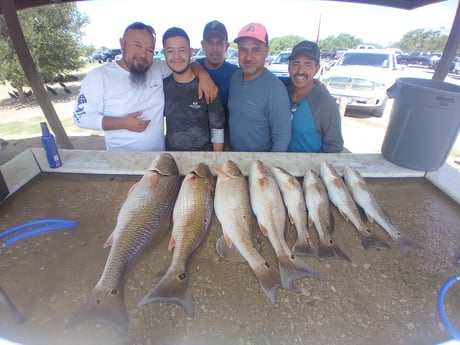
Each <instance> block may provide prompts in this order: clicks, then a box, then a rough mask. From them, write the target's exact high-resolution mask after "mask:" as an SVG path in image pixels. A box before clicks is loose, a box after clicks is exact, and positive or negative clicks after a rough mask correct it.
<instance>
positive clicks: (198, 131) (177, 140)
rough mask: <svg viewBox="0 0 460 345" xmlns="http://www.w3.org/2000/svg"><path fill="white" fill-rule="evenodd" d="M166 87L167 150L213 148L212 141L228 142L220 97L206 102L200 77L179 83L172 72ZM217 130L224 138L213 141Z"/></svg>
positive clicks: (208, 149) (165, 82)
mask: <svg viewBox="0 0 460 345" xmlns="http://www.w3.org/2000/svg"><path fill="white" fill-rule="evenodd" d="M163 87H164V93H165V117H166V150H167V151H212V149H213V147H212V143H211V142H215V143H223V142H224V141H223V131H224V130H223V128H224V124H225V115H224V108H223V106H222V102H221V101H220V98H219V97H217V98H216V99H215V100H214V101H213V102H212V103H210V104H206V100H205V98H204V97H202V98H201V99H198V79H197V78H195V79H194V80H192V81H191V82H189V83H178V82H176V81H175V80H174V77H173V75H170V76H169V77H168V78H166V79H165V80H164V82H163ZM213 131H217V132H219V131H220V132H221V133H220V136H221V138H222V140H219V139H217V141H216V140H212V132H213ZM216 137H219V135H217V136H216Z"/></svg>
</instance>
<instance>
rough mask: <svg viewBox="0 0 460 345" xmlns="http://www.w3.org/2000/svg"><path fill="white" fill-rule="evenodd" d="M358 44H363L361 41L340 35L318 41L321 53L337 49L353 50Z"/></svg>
mask: <svg viewBox="0 0 460 345" xmlns="http://www.w3.org/2000/svg"><path fill="white" fill-rule="evenodd" d="M360 44H364V43H363V40H362V39H360V38H356V37H354V36H352V35H349V34H344V33H342V34H340V35H338V36H328V37H326V38H325V39H323V40H320V41H319V44H318V45H319V47H320V48H321V50H323V51H326V50H328V51H333V50H336V49H338V48H348V49H354V48H356V47H357V46H358V45H360Z"/></svg>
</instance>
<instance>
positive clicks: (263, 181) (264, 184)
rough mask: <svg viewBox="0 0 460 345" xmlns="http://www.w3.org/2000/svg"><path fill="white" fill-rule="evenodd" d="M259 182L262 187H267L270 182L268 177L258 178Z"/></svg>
mask: <svg viewBox="0 0 460 345" xmlns="http://www.w3.org/2000/svg"><path fill="white" fill-rule="evenodd" d="M257 183H258V184H259V186H260V189H262V190H264V189H267V186H268V185H269V184H270V182H269V181H268V178H267V177H260V178H258V179H257Z"/></svg>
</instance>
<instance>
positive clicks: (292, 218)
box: [288, 212, 294, 224]
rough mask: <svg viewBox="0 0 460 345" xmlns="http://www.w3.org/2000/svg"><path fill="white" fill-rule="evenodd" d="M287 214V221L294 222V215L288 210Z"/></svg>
mask: <svg viewBox="0 0 460 345" xmlns="http://www.w3.org/2000/svg"><path fill="white" fill-rule="evenodd" d="M288 216H289V223H291V224H294V217H292V214H291V212H288Z"/></svg>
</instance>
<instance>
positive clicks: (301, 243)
mask: <svg viewBox="0 0 460 345" xmlns="http://www.w3.org/2000/svg"><path fill="white" fill-rule="evenodd" d="M292 252H293V253H294V254H295V255H299V256H310V257H313V258H317V257H318V249H317V248H316V246H315V244H314V243H313V241H312V240H311V238H305V237H301V236H299V237H297V240H296V241H295V243H294V245H293V246H292Z"/></svg>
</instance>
